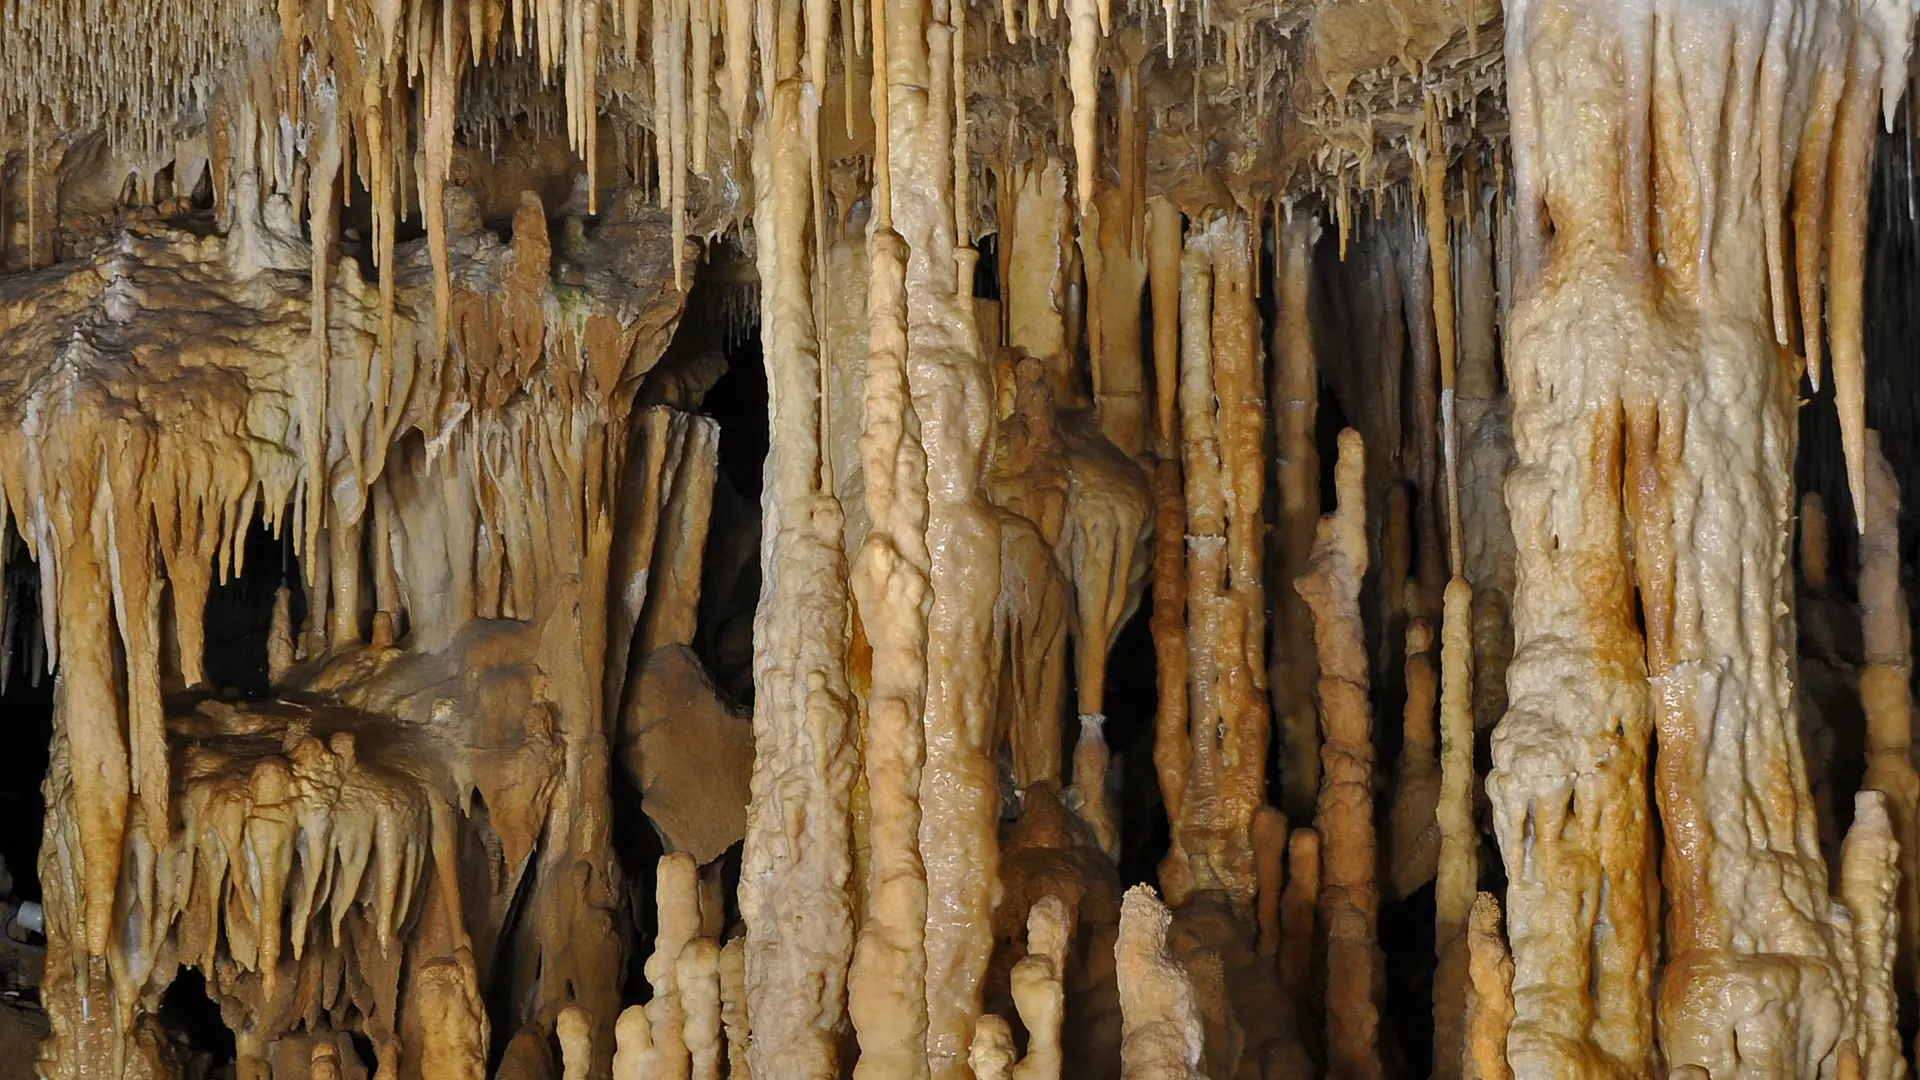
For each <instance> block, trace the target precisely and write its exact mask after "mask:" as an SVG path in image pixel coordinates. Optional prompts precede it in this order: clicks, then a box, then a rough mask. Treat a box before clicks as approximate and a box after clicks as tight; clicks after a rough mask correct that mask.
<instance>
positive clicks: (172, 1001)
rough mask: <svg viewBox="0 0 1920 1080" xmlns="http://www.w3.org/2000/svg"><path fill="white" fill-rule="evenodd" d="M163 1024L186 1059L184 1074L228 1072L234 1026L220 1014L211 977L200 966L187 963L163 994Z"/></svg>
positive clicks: (233, 1051) (232, 1054)
mask: <svg viewBox="0 0 1920 1080" xmlns="http://www.w3.org/2000/svg"><path fill="white" fill-rule="evenodd" d="M158 1018H159V1021H160V1026H161V1028H162V1029H163V1030H164V1031H165V1032H166V1034H167V1037H168V1038H169V1039H170V1040H171V1041H172V1042H173V1043H174V1045H175V1046H176V1047H177V1048H178V1049H179V1050H180V1052H181V1053H182V1055H183V1056H184V1058H185V1060H184V1061H183V1062H182V1064H183V1065H184V1069H183V1070H182V1075H184V1076H189V1077H212V1076H216V1075H225V1074H224V1073H223V1072H221V1070H230V1069H231V1068H232V1066H233V1063H234V1057H235V1050H236V1045H235V1040H234V1035H233V1029H232V1028H230V1027H228V1026H227V1022H226V1020H225V1018H223V1017H222V1016H221V1015H220V1006H219V1005H218V1004H216V1003H215V1002H214V1000H213V998H212V996H211V995H209V994H208V993H207V979H206V976H205V975H203V974H202V973H201V971H200V969H199V968H195V967H183V968H181V969H180V974H179V975H178V976H176V977H175V978H174V980H173V982H172V983H171V984H169V985H168V986H167V989H166V991H165V992H164V993H163V994H162V995H161V996H160V1009H159V1013H158Z"/></svg>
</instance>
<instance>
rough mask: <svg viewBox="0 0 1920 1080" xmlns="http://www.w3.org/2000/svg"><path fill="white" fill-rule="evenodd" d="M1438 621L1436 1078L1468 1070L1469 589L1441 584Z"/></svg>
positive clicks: (1471, 856) (1473, 852)
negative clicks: (1443, 593)
mask: <svg viewBox="0 0 1920 1080" xmlns="http://www.w3.org/2000/svg"><path fill="white" fill-rule="evenodd" d="M1445 599H1446V613H1445V617H1444V621H1443V622H1442V623H1441V626H1440V636H1441V644H1440V794H1439V802H1438V806H1437V807H1436V817H1437V818H1438V824H1439V829H1440V860H1439V866H1438V872H1437V880H1436V882H1435V886H1434V894H1433V900H1434V916H1433V938H1434V952H1435V955H1436V957H1437V961H1438V962H1437V963H1436V965H1435V967H1434V974H1433V1062H1434V1076H1435V1077H1436V1078H1437V1080H1452V1078H1453V1077H1456V1076H1465V1075H1468V1074H1467V1073H1465V1072H1464V1071H1463V1070H1464V1069H1465V1066H1466V1053H1467V1045H1466V1023H1467V1018H1468V1012H1467V1006H1466V1003H1467V1000H1468V993H1469V988H1470V980H1471V977H1472V976H1471V963H1470V948H1471V946H1470V942H1469V930H1470V920H1471V919H1472V917H1473V904H1474V900H1475V898H1476V896H1477V888H1478V884H1479V878H1480V831H1479V829H1478V827H1477V826H1476V824H1475V821H1474V795H1475V793H1476V792H1477V791H1478V789H1479V783H1478V780H1479V777H1478V776H1477V775H1476V773H1475V765H1474V760H1473V759H1474V754H1473V742H1474V740H1473V675H1474V655H1473V627H1472V625H1471V620H1472V617H1473V587H1472V586H1471V585H1469V584H1467V580H1466V579H1465V578H1462V577H1455V578H1454V579H1453V580H1452V581H1449V582H1447V592H1446V598H1445Z"/></svg>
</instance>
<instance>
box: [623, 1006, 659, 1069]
mask: <svg viewBox="0 0 1920 1080" xmlns="http://www.w3.org/2000/svg"><path fill="white" fill-rule="evenodd" d="M614 1039H615V1040H616V1042H617V1043H618V1044H619V1045H618V1048H617V1049H616V1050H615V1051H614V1054H613V1080H649V1078H650V1077H652V1076H654V1075H656V1070H657V1069H658V1066H657V1065H656V1064H655V1059H654V1053H653V1025H652V1024H651V1023H650V1022H649V1021H648V1019H647V1008H646V1006H644V1005H629V1006H627V1008H626V1009H625V1011H623V1012H621V1014H620V1020H619V1022H618V1023H617V1024H616V1025H615V1026H614Z"/></svg>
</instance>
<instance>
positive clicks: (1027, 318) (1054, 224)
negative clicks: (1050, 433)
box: [1000, 160, 1074, 405]
mask: <svg viewBox="0 0 1920 1080" xmlns="http://www.w3.org/2000/svg"><path fill="white" fill-rule="evenodd" d="M1066 200H1067V173H1066V166H1065V165H1063V164H1061V163H1060V162H1058V161H1054V160H1049V161H1047V162H1046V163H1045V164H1044V165H1042V166H1038V167H1034V168H1030V169H1029V168H1023V169H1020V170H1019V171H1018V174H1017V176H1016V177H1015V178H1014V187H1013V197H1012V199H1011V202H1012V204H1013V220H1012V227H1011V228H1006V229H1003V231H1002V234H1001V237H1000V241H1001V244H1002V245H1003V246H1004V249H1005V252H1006V254H1005V255H1004V256H1003V257H1004V258H1005V259H1006V260H1007V265H1006V268H1005V274H1006V283H1007V284H1006V288H1005V290H1004V291H1003V292H1002V294H1001V295H1002V296H1003V297H1004V300H1003V302H1004V303H1005V305H1006V319H1007V344H1008V345H1009V346H1011V347H1013V348H1015V349H1019V350H1021V351H1023V352H1025V353H1026V354H1027V355H1028V356H1032V357H1035V358H1037V359H1039V360H1040V361H1041V362H1042V363H1044V364H1045V365H1046V367H1047V372H1048V377H1049V378H1048V381H1049V384H1050V387H1051V389H1052V391H1053V399H1054V401H1055V402H1058V403H1060V404H1063V405H1065V404H1070V403H1072V402H1073V400H1074V389H1073V384H1072V381H1071V376H1070V374H1069V373H1070V371H1071V369H1072V363H1073V357H1072V354H1071V353H1070V352H1069V351H1068V348H1067V318H1066V308H1067V283H1068V276H1067V256H1068V252H1069V251H1070V250H1071V247H1072V245H1071V243H1070V241H1069V239H1068V237H1069V235H1070V234H1069V232H1068V215H1067V201H1066Z"/></svg>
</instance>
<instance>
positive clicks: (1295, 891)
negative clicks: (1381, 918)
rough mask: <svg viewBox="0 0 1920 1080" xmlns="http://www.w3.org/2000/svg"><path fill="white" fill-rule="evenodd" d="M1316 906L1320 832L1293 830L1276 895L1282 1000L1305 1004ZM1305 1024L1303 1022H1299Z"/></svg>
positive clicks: (1318, 897)
mask: <svg viewBox="0 0 1920 1080" xmlns="http://www.w3.org/2000/svg"><path fill="white" fill-rule="evenodd" d="M1319 909H1320V834H1319V833H1317V832H1315V831H1313V830H1312V829H1295V830H1293V833H1292V835H1291V836H1289V837H1288V838H1287V884H1286V889H1285V891H1283V892H1282V893H1281V894H1280V957H1279V963H1278V964H1277V965H1276V966H1277V967H1278V969H1279V974H1280V989H1281V991H1282V992H1283V993H1284V995H1285V997H1286V1000H1288V1001H1294V1002H1301V1003H1303V1004H1304V1003H1306V1002H1307V1001H1308V1000H1309V998H1308V997H1307V988H1308V985H1309V983H1308V981H1309V979H1310V978H1311V976H1312V972H1313V956H1314V951H1315V942H1316V940H1317V939H1316V937H1315V934H1314V923H1315V920H1316V919H1317V918H1318V916H1319ZM1302 1026H1303V1027H1306V1026H1307V1025H1304V1024H1303V1025H1302Z"/></svg>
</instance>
